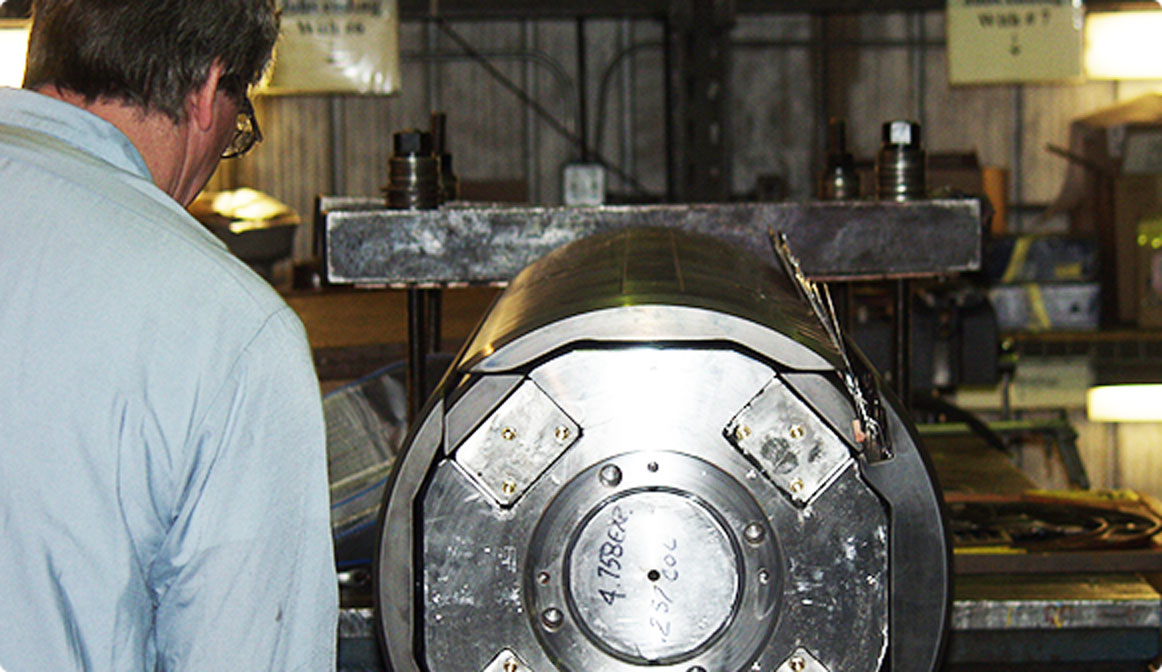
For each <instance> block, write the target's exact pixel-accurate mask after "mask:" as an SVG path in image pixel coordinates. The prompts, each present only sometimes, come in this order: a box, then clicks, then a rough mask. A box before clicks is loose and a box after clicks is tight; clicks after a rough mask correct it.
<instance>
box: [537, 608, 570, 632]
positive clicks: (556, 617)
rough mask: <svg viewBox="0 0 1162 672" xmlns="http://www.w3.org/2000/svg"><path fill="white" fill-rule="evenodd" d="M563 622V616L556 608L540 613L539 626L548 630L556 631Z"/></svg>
mask: <svg viewBox="0 0 1162 672" xmlns="http://www.w3.org/2000/svg"><path fill="white" fill-rule="evenodd" d="M564 622H565V614H563V613H561V610H560V609H558V608H556V607H549V608H548V609H545V610H544V611H542V612H541V624H542V625H544V626H545V628H546V629H548V630H556V629H557V628H559V627H561V624H562V623H564Z"/></svg>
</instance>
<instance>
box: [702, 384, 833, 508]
mask: <svg viewBox="0 0 1162 672" xmlns="http://www.w3.org/2000/svg"><path fill="white" fill-rule="evenodd" d="M723 433H724V435H725V436H726V438H727V440H728V441H730V442H731V443H732V444H734V446H735V447H737V448H738V449H739V450H741V451H742V452H743V453H745V454H746V455H747V456H748V457H750V458H751V459H752V460H754V461H755V462H757V463H758V465H759V468H760V469H761V470H762V471H763V473H764V474H765V475H766V476H767V478H769V479H771V481H772V482H774V484H775V485H777V486H779V489H781V490H782V491H783V492H785V493H787V495H789V496H790V497H791V499H792V500H793V501H794V502H795V503H796V504H799V505H801V506H802V505H806V504H807V502H809V501H811V498H812V497H814V496H815V494H816V493H818V492H819V491H820V490H822V489H823V488H825V487H826V486H827V484H828V483H829V482H830V481H831V478H832V477H833V476H834V475H835V474H836V473H838V472H839V470H840V469H842V468H843V467H844V466H845V465H846V464H847V463H848V462H849V461H851V459H852V458H851V454H850V452H849V451H848V449H847V446H846V445H844V443H843V441H842V440H840V438H839V437H838V436H836V435H835V433H834V432H832V431H831V429H830V428H828V427H827V425H825V424H824V423H823V422H822V421H821V420H820V419H819V416H818V415H817V414H815V413H814V412H813V411H812V410H811V409H810V408H809V407H808V406H807V405H806V404H804V403H803V402H802V401H801V400H800V399H799V398H798V397H796V396H795V394H794V393H793V392H791V390H790V389H789V388H788V387H787V385H786V384H785V383H783V381H782V380H780V379H779V378H777V377H776V378H773V379H771V382H769V383H768V384H767V385H766V386H765V387H763V389H762V390H760V391H759V393H758V394H757V395H755V397H754V398H753V399H751V400H750V401H749V402H747V404H746V406H744V407H743V409H742V410H741V411H739V412H738V414H736V415H735V416H734V417H733V418H732V419H731V420H730V422H729V423H727V425H726V428H725V429H724V430H723Z"/></svg>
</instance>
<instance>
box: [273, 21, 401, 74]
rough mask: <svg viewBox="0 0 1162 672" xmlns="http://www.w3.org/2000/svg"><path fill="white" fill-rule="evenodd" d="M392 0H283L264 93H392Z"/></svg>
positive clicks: (395, 66) (395, 40)
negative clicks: (272, 58)
mask: <svg viewBox="0 0 1162 672" xmlns="http://www.w3.org/2000/svg"><path fill="white" fill-rule="evenodd" d="M396 5H397V3H396V0H285V2H283V3H282V35H281V36H280V37H279V41H278V45H277V46H276V47H275V52H274V57H275V60H274V70H273V72H272V73H271V76H270V81H269V82H268V84H267V87H266V89H265V91H266V92H267V93H376V94H387V93H395V92H397V91H398V90H399V12H398V10H397V6H396Z"/></svg>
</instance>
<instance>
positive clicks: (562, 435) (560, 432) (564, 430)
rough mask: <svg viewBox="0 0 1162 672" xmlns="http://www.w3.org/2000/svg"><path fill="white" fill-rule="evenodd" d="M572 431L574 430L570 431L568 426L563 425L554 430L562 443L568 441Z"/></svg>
mask: <svg viewBox="0 0 1162 672" xmlns="http://www.w3.org/2000/svg"><path fill="white" fill-rule="evenodd" d="M571 433H572V432H570V431H569V428H568V427H566V426H564V425H561V426H560V427H558V428H557V431H556V432H554V435H555V436H556V437H557V440H558V441H560V442H561V443H565V442H566V441H568V440H569V435H570V434H571Z"/></svg>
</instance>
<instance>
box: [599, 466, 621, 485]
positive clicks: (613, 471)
mask: <svg viewBox="0 0 1162 672" xmlns="http://www.w3.org/2000/svg"><path fill="white" fill-rule="evenodd" d="M597 475H598V478H600V479H601V483H602V484H604V485H606V486H608V487H610V488H612V487H615V486H617V485H618V484H619V483H621V469H619V468H618V466H617V465H616V464H607V465H605V466H604V467H602V468H601V471H600V472H598V474H597Z"/></svg>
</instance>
